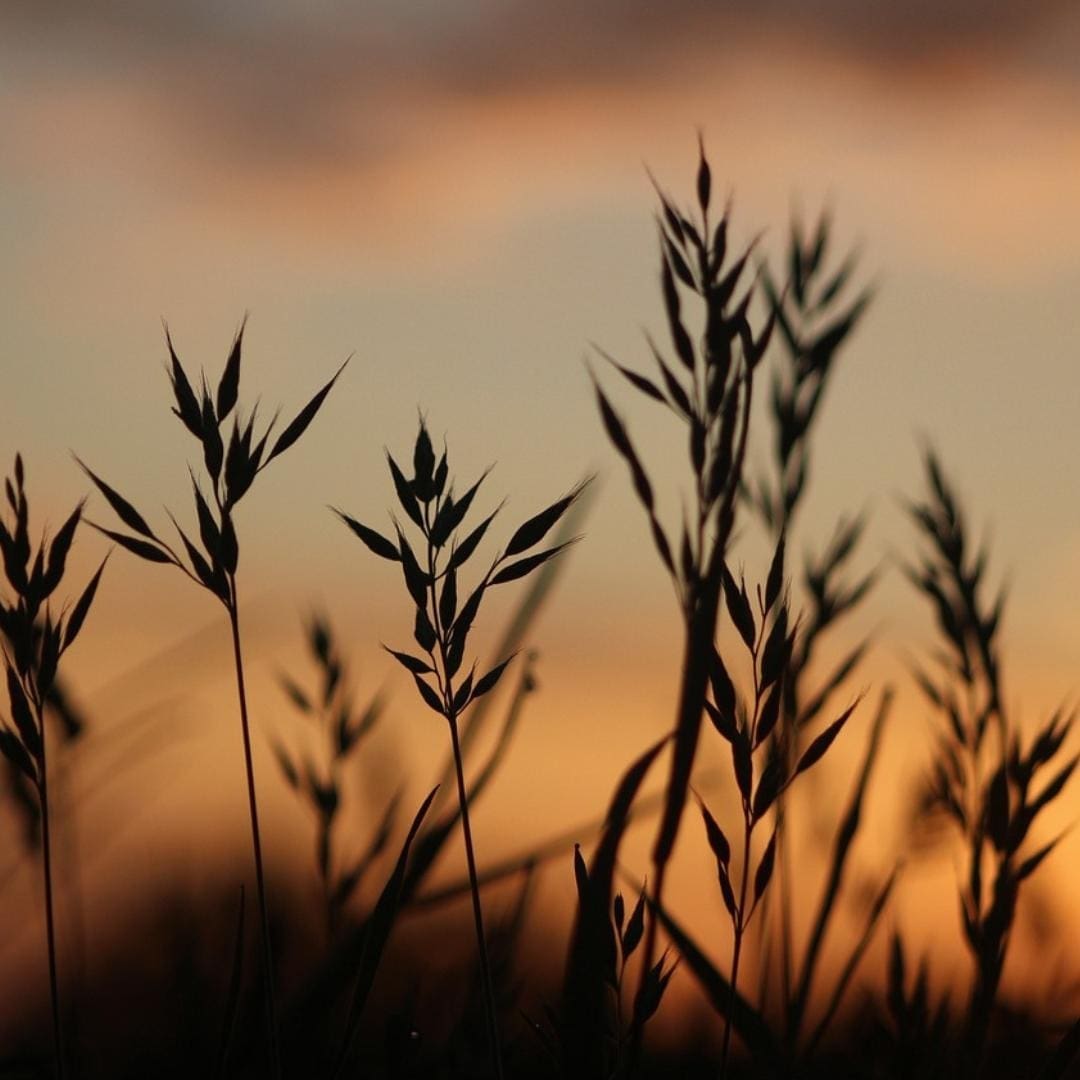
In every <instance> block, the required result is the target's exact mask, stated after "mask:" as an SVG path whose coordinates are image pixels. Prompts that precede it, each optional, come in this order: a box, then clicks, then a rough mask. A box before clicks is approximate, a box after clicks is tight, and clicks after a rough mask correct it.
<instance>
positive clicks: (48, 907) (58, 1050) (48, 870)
mask: <svg viewBox="0 0 1080 1080" xmlns="http://www.w3.org/2000/svg"><path fill="white" fill-rule="evenodd" d="M42 721H43V717H42V713H41V710H40V709H38V726H39V729H40V730H41V732H42V748H41V758H40V768H41V772H40V783H39V787H38V793H39V797H40V801H41V864H42V869H43V877H44V880H45V938H46V942H47V945H48V953H49V998H50V1000H51V1004H52V1026H53V1066H54V1071H55V1073H56V1076H57V1078H58V1080H64V1076H65V1075H66V1071H67V1070H66V1068H65V1066H64V1021H63V1016H62V1012H61V1009H60V980H59V976H58V973H57V964H56V914H55V910H54V907H55V905H54V902H53V880H52V836H51V832H50V824H49V780H48V766H47V754H46V752H45V745H44V742H45V740H44V732H45V725H44V723H43V722H42Z"/></svg>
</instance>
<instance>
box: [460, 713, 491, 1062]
mask: <svg viewBox="0 0 1080 1080" xmlns="http://www.w3.org/2000/svg"><path fill="white" fill-rule="evenodd" d="M447 722H448V724H449V726H450V741H451V743H452V744H453V749H454V769H455V771H456V773H457V790H458V801H459V803H460V806H461V834H462V837H463V838H464V840H465V861H466V863H467V864H468V870H469V892H470V895H471V896H472V912H473V924H474V925H475V927H476V945H477V948H478V949H479V951H480V976H481V980H482V982H483V985H484V1013H485V1015H486V1018H487V1029H488V1040H489V1042H490V1043H491V1060H492V1064H493V1065H494V1067H495V1075H496V1077H498V1080H503V1077H504V1075H505V1073H504V1071H503V1062H502V1050H501V1044H500V1042H499V1017H498V1011H497V1009H496V1006H495V987H494V982H493V980H492V977H491V959H490V957H489V955H488V946H487V936H486V935H485V933H484V910H483V907H482V906H481V904H480V881H479V878H478V875H477V872H476V851H475V849H474V847H473V839H472V825H471V823H470V821H469V798H468V794H467V793H466V789H465V766H464V762H463V761H462V757H461V740H460V738H459V737H458V722H457V716H456V715H454V714H451V715H450V716H448V717H447Z"/></svg>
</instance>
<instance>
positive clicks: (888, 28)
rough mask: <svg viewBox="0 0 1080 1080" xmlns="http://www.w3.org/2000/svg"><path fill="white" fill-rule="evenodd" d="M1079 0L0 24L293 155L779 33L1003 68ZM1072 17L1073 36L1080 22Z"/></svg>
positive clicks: (680, 64) (260, 154) (40, 46)
mask: <svg viewBox="0 0 1080 1080" xmlns="http://www.w3.org/2000/svg"><path fill="white" fill-rule="evenodd" d="M1073 6H1074V5H1073V4H1072V3H1071V0H1029V2H1027V3H1025V4H1022V5H1021V4H1016V3H1015V2H1013V0H950V2H949V3H947V4H942V3H940V2H937V0H915V2H913V3H905V4H892V3H885V2H876V3H875V2H870V3H868V2H866V0H801V2H799V0H761V2H759V3H758V4H757V5H755V7H754V11H753V13H752V14H750V13H748V12H747V10H746V5H743V4H737V3H735V2H734V0H720V2H717V0H669V2H668V3H665V4H656V3H655V2H652V0H593V2H592V3H588V4H581V3H578V2H573V0H548V2H547V3H545V4H542V5H538V4H530V3H525V2H524V0H519V2H518V3H513V2H503V3H495V2H493V0H465V2H458V3H453V4H448V3H437V2H434V0H424V2H420V0H402V2H398V3H394V2H392V0H376V2H373V3H367V4H364V5H363V6H362V10H361V9H354V10H351V11H344V12H343V10H342V8H341V6H340V5H337V4H330V3H328V2H322V3H299V2H297V3H285V2H282V0H269V2H267V0H264V2H261V3H255V2H254V0H237V2H234V3H231V4H229V5H228V6H227V7H224V8H223V7H222V6H221V5H220V4H216V3H210V2H207V0H201V2H199V0H196V2H191V3H186V4H167V3H142V4H135V5H132V4H129V3H122V2H121V0H51V2H50V0H39V2H31V0H16V2H15V3H13V4H7V5H5V6H4V11H3V14H2V15H0V29H6V31H7V33H5V34H4V36H5V37H6V38H7V39H8V41H9V43H10V44H9V48H11V47H15V48H19V49H22V48H25V47H29V49H30V52H31V56H32V57H36V60H37V63H36V65H35V63H34V60H33V59H31V60H30V61H29V62H28V63H26V64H24V66H23V70H24V71H26V72H27V73H28V75H29V76H30V78H31V80H32V81H34V82H35V83H40V82H42V81H44V82H46V83H53V84H55V83H59V84H60V85H64V84H67V85H72V84H75V83H77V82H78V81H79V80H87V81H89V82H91V83H93V84H100V83H101V82H109V83H112V84H113V85H117V84H119V85H121V86H122V87H124V89H125V91H126V92H127V93H129V94H132V95H135V96H137V97H138V98H140V99H141V100H142V101H144V102H145V104H146V105H147V107H148V108H149V109H150V110H151V111H152V112H153V113H154V114H155V115H156V116H157V117H158V118H159V119H160V120H161V121H162V122H165V123H167V124H169V125H171V126H173V127H174V129H175V131H176V133H177V137H178V138H179V139H181V140H191V141H192V142H193V143H194V144H195V145H196V146H198V147H199V148H200V149H202V150H204V151H206V152H208V153H212V154H219V155H224V156H230V155H231V156H235V157H236V158H238V159H242V160H246V161H251V162H253V163H254V164H255V165H256V166H257V167H266V166H276V165H281V167H284V168H288V167H289V166H290V163H307V162H311V161H313V160H314V161H318V162H327V163H333V161H334V160H335V159H339V158H340V159H342V160H346V161H348V162H350V163H351V164H356V163H363V161H365V160H369V159H373V158H377V157H379V156H382V155H387V154H392V153H393V152H394V151H395V148H397V147H398V146H400V145H401V144H402V142H407V141H408V135H409V131H410V129H411V128H414V127H415V126H417V123H418V121H417V114H420V113H422V112H423V109H424V108H425V106H426V104H427V103H428V102H429V101H430V100H432V99H440V98H444V97H446V96H448V95H449V96H455V95H461V96H464V97H480V98H485V99H491V98H497V97H499V96H500V95H509V96H514V95H520V94H522V93H530V94H535V93H538V92H544V91H547V92H551V91H558V90H560V89H565V88H568V87H570V88H581V87H590V88H593V89H596V88H598V87H599V88H602V87H612V86H625V85H627V84H629V85H635V84H643V85H650V84H652V83H654V82H655V81H657V80H658V79H670V78H673V77H674V78H678V77H681V78H690V77H692V76H693V75H694V73H695V72H700V71H703V70H706V69H708V68H709V67H711V66H715V67H717V68H721V69H722V68H724V67H725V66H730V65H731V64H732V63H733V62H735V60H736V58H737V57H738V56H739V55H740V54H743V53H745V52H746V50H747V49H750V48H753V49H756V50H761V51H763V52H765V53H767V52H768V50H769V48H770V41H771V40H779V41H781V42H789V43H790V42H798V43H800V47H801V49H802V50H803V51H815V50H817V51H820V52H821V53H822V54H823V55H828V54H830V53H832V54H838V55H839V56H840V57H841V58H842V60H843V62H844V63H854V64H856V65H858V66H861V67H863V68H865V69H867V70H868V71H871V72H874V73H876V75H877V76H878V77H880V78H882V79H886V80H889V79H897V78H905V77H907V78H910V77H912V76H913V75H916V76H917V75H918V74H919V73H920V72H921V71H925V70H926V69H927V68H928V67H930V68H935V69H937V70H941V69H942V68H943V67H947V68H948V70H950V71H951V72H952V73H953V74H954V75H956V76H957V77H962V75H963V74H964V73H965V72H968V73H970V71H972V70H978V71H980V72H985V71H987V70H989V71H993V69H995V68H998V67H1000V66H1003V65H1004V66H1008V65H1017V64H1020V65H1022V64H1024V63H1030V62H1032V60H1033V56H1032V49H1033V47H1034V46H1037V45H1038V43H1039V42H1040V41H1043V42H1045V40H1046V39H1047V37H1048V30H1049V29H1055V28H1057V27H1059V25H1060V24H1061V22H1062V19H1063V18H1064V17H1065V15H1066V14H1067V13H1068V12H1069V11H1070V10H1071V9H1072V8H1073ZM1070 29H1071V32H1072V40H1073V42H1074V43H1077V42H1078V39H1080V25H1077V24H1076V22H1075V20H1074V21H1073V25H1072V26H1071V28H1070ZM1049 37H1050V38H1054V37H1055V35H1054V34H1049ZM1057 38H1058V39H1059V38H1060V35H1057ZM1072 54H1073V55H1080V49H1074V50H1073V52H1072ZM1040 55H1041V54H1040V53H1039V50H1038V48H1035V50H1034V60H1035V61H1038V59H1039V56H1040ZM1057 55H1058V56H1059V57H1061V56H1064V55H1067V53H1066V51H1065V50H1060V49H1059V51H1058V53H1057ZM957 61H962V63H958V62H957ZM1060 66H1061V65H1060V63H1059V64H1057V65H1056V67H1055V70H1056V71H1058V72H1059V73H1060ZM35 67H36V70H35ZM421 126H422V125H421Z"/></svg>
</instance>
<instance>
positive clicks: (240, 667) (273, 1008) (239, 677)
mask: <svg viewBox="0 0 1080 1080" xmlns="http://www.w3.org/2000/svg"><path fill="white" fill-rule="evenodd" d="M229 589H230V595H231V597H232V599H231V602H230V603H229V605H228V609H229V624H230V625H231V627H232V639H233V657H234V659H235V661H236V691H237V695H238V697H239V699H240V728H241V730H242V731H243V735H244V765H245V767H246V770H247V792H248V811H249V814H250V817H251V846H252V849H253V851H254V853H255V884H256V887H257V890H258V894H259V914H260V916H261V923H262V951H263V993H264V1003H265V1006H266V1026H267V1029H268V1034H269V1036H270V1068H271V1073H272V1075H273V1077H274V1080H281V1048H280V1046H279V1044H278V1029H277V1005H276V1003H275V1001H274V957H273V951H272V949H271V947H270V914H269V911H268V909H267V906H266V879H265V877H264V875H263V859H262V842H261V841H260V839H259V808H258V803H257V801H256V798H255V765H254V761H253V760H252V756H251V730H250V724H249V723H248V708H247V693H246V692H245V690H244V661H243V658H242V656H241V654H240V616H239V613H238V611H237V605H236V578H235V577H234V576H233V575H231V574H230V575H229Z"/></svg>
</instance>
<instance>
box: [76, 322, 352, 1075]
mask: <svg viewBox="0 0 1080 1080" xmlns="http://www.w3.org/2000/svg"><path fill="white" fill-rule="evenodd" d="M165 336H166V341H167V343H168V347H169V358H170V361H171V371H170V377H171V380H172V388H173V395H174V397H175V401H176V404H175V406H174V407H173V410H172V411H173V413H174V414H175V415H176V417H177V418H178V419H179V420H180V422H181V423H182V424H183V425H184V427H185V428H187V430H188V431H189V432H190V433H191V434H192V435H193V436H194V437H195V439H196V440H197V442H198V443H199V445H200V448H201V450H202V456H203V463H204V465H205V466H206V476H207V480H208V483H209V489H210V499H209V500H208V499H207V497H206V496H205V495H204V493H203V490H202V487H201V485H200V483H199V480H198V479H197V477H196V475H195V473H194V471H193V470H191V469H190V467H189V472H190V473H191V486H192V489H193V492H194V497H195V510H196V514H197V518H198V524H199V537H200V539H201V541H202V547H201V548H200V546H199V545H198V544H197V543H196V542H195V541H194V540H192V539H191V538H190V537H189V536H188V534H187V533H186V532H185V531H184V530H183V528H181V526H180V524H179V522H177V521H176V519H175V518H173V517H172V515H171V514H170V515H169V516H170V518H171V520H172V522H173V525H174V527H175V528H176V531H177V533H178V535H179V537H180V541H181V543H182V545H183V550H184V552H185V553H186V555H187V560H188V561H187V562H185V561H184V559H183V558H182V557H181V556H180V555H179V554H177V552H176V550H175V549H174V548H173V547H171V546H170V545H169V544H168V543H167V542H166V541H165V540H163V539H162V538H161V537H160V536H158V535H157V534H156V533H155V532H154V530H153V529H152V528H151V527H150V525H149V524H148V523H147V521H146V519H145V518H144V517H143V516H142V514H140V513H139V512H138V511H137V510H136V509H135V507H134V506H132V505H131V503H130V502H128V501H127V500H126V499H125V498H124V497H123V496H122V495H120V494H119V493H118V492H117V491H116V490H115V489H113V488H112V487H110V486H109V485H108V484H107V483H106V482H105V481H104V480H102V479H101V478H100V477H99V476H98V475H96V474H95V473H94V472H92V471H91V470H90V469H89V468H88V467H87V466H86V465H85V464H83V463H82V462H81V461H80V462H79V464H80V465H81V466H82V468H83V470H84V471H85V472H86V474H87V476H89V477H90V479H91V480H92V481H93V482H94V484H95V485H97V488H98V490H99V491H100V492H101V493H102V495H104V496H105V499H106V501H107V502H108V503H109V505H110V506H111V507H112V509H113V511H114V512H115V513H116V515H117V517H119V518H120V520H121V522H123V524H124V525H126V526H127V528H128V529H130V530H131V532H132V533H134V534H135V535H131V534H129V533H119V532H114V531H113V530H110V529H106V528H103V527H102V526H100V525H95V528H97V529H99V530H100V531H101V532H102V533H104V534H105V535H106V536H108V537H109V538H110V539H111V540H114V541H115V542H116V543H117V544H119V545H120V546H121V547H123V548H125V549H127V550H128V551H130V552H131V553H132V554H134V555H137V556H138V557H139V558H141V559H145V560H146V561H147V562H152V563H162V564H165V565H168V566H175V567H177V568H178V569H179V570H181V571H182V572H183V573H184V574H186V575H187V577H189V578H190V579H191V580H192V581H193V582H194V583H195V584H196V585H198V586H200V587H201V588H203V589H205V590H206V591H207V592H209V593H210V594H211V595H212V596H214V597H215V598H216V599H217V600H219V601H220V602H221V604H222V606H223V607H224V608H225V611H226V613H227V614H228V618H229V626H230V628H231V630H232V643H233V660H234V664H235V668H236V689H237V696H238V699H239V707H240V729H241V733H242V735H243V742H244V764H245V768H246V773H247V794H248V812H249V817H250V821H251V843H252V851H253V855H254V862H255V883H256V890H257V892H258V898H259V912H260V916H261V920H260V924H261V929H262V953H263V980H262V982H263V988H264V990H263V992H264V999H265V1007H266V1024H267V1033H268V1037H269V1040H270V1047H269V1049H270V1063H271V1068H272V1070H273V1074H274V1076H275V1077H276V1078H279V1077H280V1076H281V1052H280V1047H279V1040H278V1030H277V1007H276V1004H275V1000H274V967H273V955H272V950H271V943H270V916H269V909H268V906H267V900H266V883H265V876H264V872H263V855H262V841H261V837H260V833H259V813H258V802H257V799H256V792H255V766H254V761H253V759H252V754H251V730H250V724H249V721H248V706H247V693H246V691H245V687H244V664H243V657H242V654H241V649H240V605H239V596H238V593H237V587H236V569H237V564H238V562H239V558H240V544H239V539H238V537H237V533H236V527H235V524H234V521H233V515H234V512H235V510H236V507H237V505H238V504H239V502H240V500H241V499H242V498H243V497H244V496H245V495H246V494H247V492H248V491H249V490H250V488H251V486H252V484H253V483H254V482H255V478H256V477H257V476H258V475H259V474H260V473H261V472H262V471H263V470H264V469H265V468H266V467H267V465H269V464H270V462H272V461H273V460H274V459H275V458H277V457H279V456H280V455H281V454H283V453H284V452H285V451H286V450H288V449H289V448H290V447H291V446H292V445H293V444H294V443H295V442H296V441H297V440H298V439H299V438H300V437H301V436H302V435H303V434H304V432H305V431H306V430H307V428H308V426H309V425H310V424H311V422H312V420H314V419H315V415H316V413H318V411H319V409H320V408H321V407H322V404H323V402H324V401H325V400H326V396H327V395H328V394H329V393H330V390H331V389H332V388H333V386H334V383H335V382H336V381H337V379H338V376H339V375H340V374H341V372H342V371H343V370H344V368H345V364H342V365H341V367H340V368H338V370H337V371H336V372H335V373H334V376H333V378H331V379H330V381H329V382H327V383H326V385H325V386H323V388H322V389H321V390H319V391H318V393H316V394H315V396H314V397H313V398H312V399H311V400H310V401H309V402H308V403H307V404H306V405H305V406H304V407H303V408H302V409H301V410H300V412H299V413H297V414H296V416H295V417H294V418H293V419H292V420H291V421H290V422H289V423H288V424H287V425H286V427H285V428H284V430H283V431H281V433H280V434H279V435H278V436H277V438H276V439H275V440H274V441H273V443H271V442H270V434H271V432H272V431H273V429H274V427H275V421H276V417H275V419H274V420H271V421H270V423H269V424H268V425H267V427H266V428H265V430H264V431H263V433H262V435H261V436H256V434H255V419H256V412H257V409H256V408H253V409H252V410H251V412H250V414H249V415H248V417H247V420H246V421H244V420H242V419H241V417H240V410H239V408H238V406H237V401H238V398H239V392H240V355H241V345H242V343H243V336H244V326H243V325H241V327H240V329H239V331H238V332H237V334H236V338H235V339H234V341H233V344H232V349H231V350H230V352H229V356H228V359H227V360H226V362H225V369H224V371H223V372H222V375H221V378H220V380H219V382H218V385H217V391H216V393H213V394H212V393H211V391H210V388H209V386H208V385H207V382H206V377H205V375H204V376H203V379H202V386H201V388H200V392H199V393H198V394H196V392H195V390H194V389H193V388H192V385H191V383H190V381H189V380H188V377H187V375H186V374H185V372H184V369H183V366H182V365H181V363H180V360H179V358H178V357H177V355H176V351H175V349H174V348H173V344H172V338H171V337H170V336H169V333H168V330H166V335H165ZM345 363H346V364H347V363H348V360H346V361H345ZM230 415H232V417H233V423H232V431H231V433H230V434H229V436H228V442H227V443H226V441H225V438H224V437H223V434H222V429H223V426H224V425H225V424H226V421H227V420H228V419H229V416H230ZM211 502H212V504H213V505H212V506H211ZM189 563H190V566H189V565H188V564H189Z"/></svg>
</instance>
